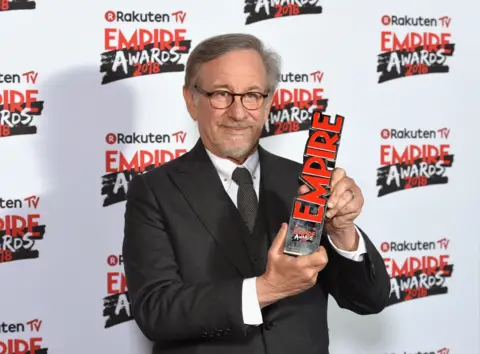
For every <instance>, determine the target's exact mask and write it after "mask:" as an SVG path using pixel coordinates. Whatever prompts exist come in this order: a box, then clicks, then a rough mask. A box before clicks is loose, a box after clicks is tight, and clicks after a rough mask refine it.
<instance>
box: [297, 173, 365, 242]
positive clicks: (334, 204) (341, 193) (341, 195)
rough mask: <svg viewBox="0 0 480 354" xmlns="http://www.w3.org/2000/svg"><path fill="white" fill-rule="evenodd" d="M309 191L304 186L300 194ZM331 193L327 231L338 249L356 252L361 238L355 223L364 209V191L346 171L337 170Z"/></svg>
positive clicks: (333, 175)
mask: <svg viewBox="0 0 480 354" xmlns="http://www.w3.org/2000/svg"><path fill="white" fill-rule="evenodd" d="M309 190H310V189H309V188H308V186H306V185H302V186H301V187H300V189H299V191H298V192H299V194H305V193H307V192H308V191H309ZM330 192H331V195H330V197H329V198H328V203H327V213H326V218H325V231H326V232H327V233H328V235H329V236H330V238H331V239H332V241H333V243H334V244H335V246H337V247H338V248H340V249H342V250H345V251H353V250H356V249H357V248H358V239H359V237H360V236H359V235H358V234H357V231H356V229H355V225H354V223H353V222H354V220H355V219H356V218H357V217H358V215H360V212H361V210H362V207H363V203H364V199H363V195H362V191H361V190H360V188H359V187H358V186H357V185H356V184H355V181H354V180H353V179H352V178H350V177H348V176H347V174H346V172H345V170H343V169H341V168H335V169H334V170H333V173H332V177H331V189H330Z"/></svg>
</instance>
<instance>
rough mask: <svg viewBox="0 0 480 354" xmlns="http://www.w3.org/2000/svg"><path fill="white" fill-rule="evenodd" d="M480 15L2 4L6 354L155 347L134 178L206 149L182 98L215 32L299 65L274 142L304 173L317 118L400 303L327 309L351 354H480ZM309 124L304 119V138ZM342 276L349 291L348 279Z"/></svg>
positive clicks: (304, 6) (2, 317)
mask: <svg viewBox="0 0 480 354" xmlns="http://www.w3.org/2000/svg"><path fill="white" fill-rule="evenodd" d="M478 13H480V4H479V3H474V2H473V1H470V2H467V1H455V2H453V1H446V0H442V1H433V0H432V1H428V0H426V1H422V2H418V1H414V0H407V1H401V2H391V1H376V0H372V1H367V2H365V1H358V0H340V1H333V0H292V1H280V0H228V1H225V0H202V1H198V0H175V1H173V0H172V1H151V0H138V1H135V2H132V1H127V0H115V1H113V0H104V1H95V0H83V1H59V0H0V33H1V36H0V48H1V49H0V51H1V53H2V55H1V59H0V166H1V167H2V168H1V173H0V280H1V283H2V286H1V289H2V290H1V291H0V354H22V353H23V354H26V353H37V354H45V353H51V354H54V353H61V354H66V353H68V354H84V353H117V354H127V353H149V352H150V347H151V343H149V342H148V340H146V339H145V338H144V337H143V336H142V334H141V333H140V331H139V330H138V328H137V326H136V324H135V322H134V321H133V320H132V317H131V311H130V304H129V296H128V288H127V287H126V284H125V278H124V273H123V263H122V255H121V243H122V238H123V213H124V208H125V193H126V192H127V190H128V183H129V181H130V180H131V178H132V177H133V176H135V175H136V174H138V173H143V172H144V171H146V170H148V169H149V168H151V166H158V165H160V164H162V163H165V162H167V161H170V160H172V159H175V158H177V157H179V156H181V155H182V154H184V153H185V152H187V151H188V150H189V149H190V148H192V147H193V145H194V143H195V142H196V140H197V139H198V132H197V127H196V125H195V124H194V122H193V121H192V120H191V119H190V117H189V116H188V113H187V111H186V108H185V104H184V101H183V97H182V84H183V77H184V69H185V63H186V60H187V58H188V55H189V53H190V52H191V50H192V48H194V47H195V46H196V45H197V44H198V43H199V41H201V40H203V39H204V38H206V37H209V36H212V35H216V34H220V33H226V32H245V33H251V34H255V35H257V36H259V37H260V38H261V39H262V40H264V41H265V43H266V44H267V45H268V46H269V47H272V48H274V49H276V50H277V51H278V52H279V54H280V55H281V56H282V59H283V66H282V82H281V84H280V87H279V88H278V90H277V92H276V93H275V98H274V103H273V106H272V109H271V112H270V116H269V120H268V122H267V124H266V125H265V129H264V132H263V136H262V144H263V145H264V147H265V148H267V149H268V150H270V151H272V152H274V153H276V154H279V155H282V156H284V157H287V158H290V159H293V160H296V161H299V162H300V161H302V153H303V148H304V145H305V142H306V138H307V134H308V133H307V131H306V128H307V127H308V124H306V123H304V122H307V121H308V120H309V119H310V117H311V111H312V109H313V108H320V109H323V110H324V111H325V112H327V113H330V114H333V115H334V114H337V113H338V114H342V115H344V116H345V128H344V135H343V137H342V147H341V151H340V153H339V158H338V164H339V165H340V166H341V167H343V168H345V169H346V170H347V172H348V173H349V174H350V175H351V176H352V177H353V178H354V179H355V180H356V182H357V184H359V185H360V187H361V188H362V190H363V193H364V195H365V208H364V210H363V213H362V215H361V216H360V218H359V220H358V224H359V225H360V226H361V227H362V228H363V229H365V230H366V231H367V233H368V234H369V235H370V237H371V238H372V240H373V241H374V242H375V244H376V246H377V247H378V249H379V250H380V252H381V253H382V255H383V257H384V259H385V263H386V265H387V268H388V271H389V274H390V276H391V296H390V301H389V305H388V307H387V308H386V309H385V310H384V311H383V312H382V313H381V314H379V315H375V316H359V315H355V314H353V313H351V312H348V311H346V310H342V309H339V308H338V306H337V304H336V303H335V302H334V301H333V300H332V302H331V307H330V309H329V321H330V334H331V352H332V353H337V354H352V353H355V354H357V353H358V354H405V353H412V354H413V353H422V354H423V353H428V354H430V353H432V354H433V353H435V354H478V353H480V348H479V339H478V333H479V331H480V326H479V322H480V312H479V304H480V300H479V299H480V297H479V295H480V294H479V283H480V261H479V254H480V241H479V237H478V236H479V231H478V230H479V227H478V211H479V207H478V200H479V199H480V193H479V191H478V179H477V178H478V172H479V170H478V167H477V165H478V145H477V144H478V143H477V139H476V133H477V132H478V130H479V128H480V123H479V120H478V117H479V114H478V113H479V108H478V92H479V90H478V84H479V82H480V71H479V65H478V64H477V63H476V59H477V58H478V57H479V56H480V49H479V47H478V45H476V43H477V41H478V33H479V32H478V28H479V27H478V20H477V18H476V16H477V14H478ZM302 123H304V124H302ZM339 281H341V279H339Z"/></svg>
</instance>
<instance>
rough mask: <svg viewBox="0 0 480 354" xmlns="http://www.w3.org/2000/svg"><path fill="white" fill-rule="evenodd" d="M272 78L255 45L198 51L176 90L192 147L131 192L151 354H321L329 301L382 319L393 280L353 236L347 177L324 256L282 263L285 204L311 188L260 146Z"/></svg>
mask: <svg viewBox="0 0 480 354" xmlns="http://www.w3.org/2000/svg"><path fill="white" fill-rule="evenodd" d="M279 76H280V69H279V60H278V56H277V55H276V54H275V53H274V52H271V51H269V50H267V49H265V48H264V46H263V44H262V42H261V41H260V40H259V39H257V38H256V37H254V36H251V35H246V34H229V35H221V36H216V37H212V38H209V39H207V40H205V41H203V42H201V43H200V44H199V45H198V46H197V47H196V48H195V49H194V50H193V51H192V53H191V54H190V56H189V59H188V62H187V68H186V74H185V85H184V88H183V95H184V98H185V102H186V107H187V109H188V112H189V114H190V116H191V117H192V119H193V120H195V121H196V122H197V123H198V129H199V133H200V138H199V140H198V142H197V144H196V145H195V146H194V147H193V148H192V149H191V150H190V151H189V152H188V153H186V154H185V155H183V156H181V157H179V158H177V159H176V160H173V161H171V162H169V163H167V164H165V165H163V166H160V167H158V168H156V169H154V170H152V171H150V172H148V173H146V174H144V175H139V176H137V177H136V178H134V179H133V180H132V182H131V183H130V186H129V191H128V196H127V203H126V212H125V236H124V243H123V257H124V263H125V275H126V280H127V285H128V289H129V294H130V300H131V305H132V313H133V317H134V319H135V321H136V323H137V324H138V326H139V328H140V329H141V331H142V332H143V333H144V334H145V336H146V337H147V338H149V339H150V340H152V341H153V342H154V349H153V353H162V354H168V353H172V354H173V353H175V354H180V353H181V354H190V353H192V354H193V353H196V354H215V353H218V354H220V353H221V354H226V353H228V354H237V353H249V354H260V353H269V354H287V353H288V354H291V353H298V354H307V353H308V354H313V353H315V354H327V353H328V352H329V351H328V347H329V336H328V324H327V300H328V295H329V294H330V295H332V297H333V298H334V299H335V300H336V301H337V303H338V304H339V306H340V307H342V308H345V309H349V310H351V311H353V312H355V313H358V314H361V315H367V314H375V313H378V312H380V311H382V310H383V309H384V307H385V306H386V303H387V300H388V297H389V291H390V284H389V278H388V275H387V271H386V268H385V265H384V263H383V259H382V258H381V256H380V254H379V253H378V251H377V250H376V249H375V247H374V245H373V244H372V242H371V241H370V240H369V238H368V237H367V235H366V234H365V233H364V232H363V231H362V230H361V229H360V228H359V227H358V226H356V225H355V224H354V220H355V218H356V217H357V216H358V215H359V214H360V210H361V209H362V207H363V202H364V200H363V197H362V192H361V190H360V188H359V187H358V186H357V185H356V184H355V182H354V181H353V179H351V178H350V177H348V176H347V175H346V173H345V171H344V170H343V169H336V170H334V173H333V175H332V195H331V197H330V199H329V202H330V203H331V205H330V206H329V210H328V214H327V217H328V222H327V223H326V225H325V234H324V235H323V237H322V242H321V247H320V248H319V249H318V251H317V252H315V253H313V254H311V255H308V256H300V257H292V256H288V255H286V254H283V246H284V243H285V234H286V223H288V220H289V217H290V212H291V210H292V201H293V198H294V197H295V196H296V195H297V194H299V193H300V194H302V193H305V192H306V191H308V189H307V187H306V186H300V188H299V182H298V181H299V179H298V177H299V175H300V171H301V168H302V165H301V164H299V163H297V162H293V161H290V160H287V159H285V158H282V157H279V156H276V155H274V154H272V153H270V152H268V151H266V150H265V149H263V148H262V147H261V146H260V145H259V138H260V134H261V131H262V127H263V126H264V124H265V121H266V119H267V118H268V112H269V107H270V104H271V101H272V97H273V95H274V92H275V89H276V87H277V83H278V81H279ZM345 335H348V334H345Z"/></svg>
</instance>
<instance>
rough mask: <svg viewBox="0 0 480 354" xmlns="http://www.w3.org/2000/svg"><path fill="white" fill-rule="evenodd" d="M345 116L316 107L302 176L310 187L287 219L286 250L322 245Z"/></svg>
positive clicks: (304, 250) (298, 251)
mask: <svg viewBox="0 0 480 354" xmlns="http://www.w3.org/2000/svg"><path fill="white" fill-rule="evenodd" d="M343 121H344V117H343V116H340V115H336V116H335V118H334V119H333V122H331V117H330V116H329V115H326V114H323V113H322V112H321V111H319V110H315V111H314V112H313V116H312V122H311V125H310V129H309V136H308V140H307V143H306V146H305V152H304V154H303V167H302V172H301V174H300V180H301V181H302V183H303V184H305V185H307V186H308V188H309V189H310V190H309V191H308V192H307V193H305V194H303V195H299V196H297V197H295V199H294V201H293V208H292V213H291V214H290V220H289V223H288V230H287V236H286V241H285V247H284V251H283V252H284V253H285V254H289V255H292V256H301V255H308V254H311V253H313V252H315V251H316V250H317V249H318V247H319V246H320V240H321V237H322V232H323V227H324V221H325V213H326V210H327V201H328V197H329V196H330V186H331V185H330V182H331V176H332V172H333V169H334V168H335V162H336V159H337V153H338V148H339V143H340V135H341V133H342V128H343Z"/></svg>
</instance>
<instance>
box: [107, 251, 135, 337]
mask: <svg viewBox="0 0 480 354" xmlns="http://www.w3.org/2000/svg"><path fill="white" fill-rule="evenodd" d="M107 264H108V265H109V266H110V267H112V268H117V269H119V270H117V271H109V272H107V296H106V297H104V298H103V317H104V319H105V328H110V327H113V326H117V325H119V324H122V323H124V322H128V321H130V320H132V319H133V317H132V311H131V308H130V297H129V296H128V290H127V281H126V280H125V274H124V273H123V257H122V255H121V254H120V255H114V254H112V255H110V256H108V257H107Z"/></svg>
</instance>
